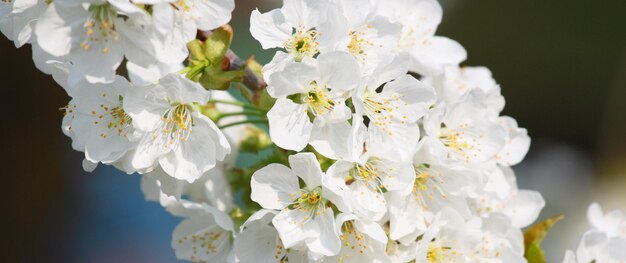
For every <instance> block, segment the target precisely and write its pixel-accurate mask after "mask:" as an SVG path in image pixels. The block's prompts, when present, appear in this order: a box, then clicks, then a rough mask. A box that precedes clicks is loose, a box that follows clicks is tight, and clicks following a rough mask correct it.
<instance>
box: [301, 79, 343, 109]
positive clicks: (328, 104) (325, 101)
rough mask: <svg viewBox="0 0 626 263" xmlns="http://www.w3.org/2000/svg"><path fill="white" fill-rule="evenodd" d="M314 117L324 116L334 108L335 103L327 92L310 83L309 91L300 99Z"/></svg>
mask: <svg viewBox="0 0 626 263" xmlns="http://www.w3.org/2000/svg"><path fill="white" fill-rule="evenodd" d="M302 101H303V103H305V104H307V105H308V106H309V109H310V110H311V113H313V115H315V116H320V115H324V114H326V113H328V112H330V111H332V110H333V109H334V108H335V102H334V101H333V100H332V99H331V98H330V97H329V96H328V90H327V89H326V88H323V87H320V86H318V85H317V83H316V82H315V81H313V82H311V86H310V90H309V92H308V93H307V94H305V96H304V98H303V99H302Z"/></svg>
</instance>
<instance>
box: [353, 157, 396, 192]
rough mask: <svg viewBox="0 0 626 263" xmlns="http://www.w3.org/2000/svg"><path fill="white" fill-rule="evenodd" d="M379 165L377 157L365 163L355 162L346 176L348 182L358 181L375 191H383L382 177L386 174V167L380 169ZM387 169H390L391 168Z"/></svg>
mask: <svg viewBox="0 0 626 263" xmlns="http://www.w3.org/2000/svg"><path fill="white" fill-rule="evenodd" d="M379 166H380V162H379V159H377V158H370V159H369V160H367V162H365V164H355V166H354V168H353V169H352V170H351V171H350V175H349V176H348V179H349V180H347V182H348V184H351V183H353V182H358V183H361V184H364V185H365V186H366V187H368V188H371V189H373V190H374V191H376V192H379V193H383V187H384V185H383V179H382V177H383V176H384V175H386V173H387V169H380V167H379ZM388 170H389V171H392V170H393V169H388ZM350 181H352V182H350Z"/></svg>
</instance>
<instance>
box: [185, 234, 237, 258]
mask: <svg viewBox="0 0 626 263" xmlns="http://www.w3.org/2000/svg"><path fill="white" fill-rule="evenodd" d="M229 238H230V234H229V233H226V231H225V230H224V229H222V228H220V227H218V226H212V227H210V228H208V229H206V230H204V231H203V232H200V233H195V234H192V235H190V236H184V237H183V238H181V239H179V240H178V243H179V244H181V245H182V244H183V243H186V242H190V243H191V245H192V252H193V255H192V256H191V260H192V261H197V260H202V259H206V257H207V256H209V255H211V254H215V253H217V252H220V251H221V250H222V249H221V248H222V247H223V246H224V245H227V244H228V242H229Z"/></svg>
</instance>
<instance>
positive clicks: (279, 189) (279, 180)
mask: <svg viewBox="0 0 626 263" xmlns="http://www.w3.org/2000/svg"><path fill="white" fill-rule="evenodd" d="M250 184H251V189H252V193H251V194H250V198H251V199H252V200H253V201H255V202H257V203H259V204H260V205H261V206H262V207H263V208H267V209H282V208H285V207H286V206H287V205H289V204H290V203H291V202H292V201H293V196H292V195H293V194H297V193H298V190H299V189H300V187H299V186H298V177H297V176H296V175H295V174H294V173H293V172H292V171H291V170H290V169H289V168H287V167H286V166H284V165H282V164H269V165H267V166H265V167H263V168H261V169H259V170H258V171H256V172H254V174H253V175H252V179H251V180H250Z"/></svg>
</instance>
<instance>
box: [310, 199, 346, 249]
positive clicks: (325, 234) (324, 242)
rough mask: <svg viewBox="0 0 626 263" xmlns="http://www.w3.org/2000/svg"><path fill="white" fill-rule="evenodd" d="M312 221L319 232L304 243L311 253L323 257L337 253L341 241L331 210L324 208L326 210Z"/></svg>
mask: <svg viewBox="0 0 626 263" xmlns="http://www.w3.org/2000/svg"><path fill="white" fill-rule="evenodd" d="M313 220H314V222H315V224H317V225H318V228H319V231H320V232H319V236H318V237H315V238H312V239H309V240H307V241H306V244H307V247H308V248H309V249H310V250H311V251H313V252H316V253H320V254H322V255H325V256H332V255H336V254H337V253H339V249H340V248H341V241H340V240H339V233H338V232H337V225H336V224H335V217H334V215H333V210H332V209H331V208H326V210H324V211H320V215H317V216H316V217H315V219H313Z"/></svg>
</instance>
